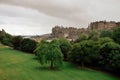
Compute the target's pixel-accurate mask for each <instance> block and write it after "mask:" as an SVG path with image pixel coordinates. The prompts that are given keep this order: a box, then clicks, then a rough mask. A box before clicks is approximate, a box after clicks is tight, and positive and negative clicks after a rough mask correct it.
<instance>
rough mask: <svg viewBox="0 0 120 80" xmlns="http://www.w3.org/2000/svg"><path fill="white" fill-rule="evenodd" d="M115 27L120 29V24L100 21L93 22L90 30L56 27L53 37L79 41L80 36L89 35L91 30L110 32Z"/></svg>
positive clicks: (89, 27)
mask: <svg viewBox="0 0 120 80" xmlns="http://www.w3.org/2000/svg"><path fill="white" fill-rule="evenodd" d="M114 27H120V22H114V21H110V22H106V21H99V22H92V23H91V24H90V25H89V26H88V28H79V29H78V28H74V27H68V28H64V27H62V26H55V27H54V28H53V29H52V36H53V37H54V38H67V39H72V40H74V39H77V38H78V36H79V35H80V34H82V33H84V34H88V33H89V32H90V31H91V30H97V31H102V30H110V29H112V28H114Z"/></svg>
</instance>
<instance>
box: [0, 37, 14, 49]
mask: <svg viewBox="0 0 120 80" xmlns="http://www.w3.org/2000/svg"><path fill="white" fill-rule="evenodd" d="M1 43H2V44H4V45H7V46H11V47H12V43H11V40H10V39H9V38H6V37H5V38H3V39H2V41H1Z"/></svg>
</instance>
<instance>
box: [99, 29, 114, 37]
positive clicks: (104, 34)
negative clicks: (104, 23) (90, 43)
mask: <svg viewBox="0 0 120 80" xmlns="http://www.w3.org/2000/svg"><path fill="white" fill-rule="evenodd" d="M100 37H110V38H112V31H111V30H104V31H102V32H101V33H100Z"/></svg>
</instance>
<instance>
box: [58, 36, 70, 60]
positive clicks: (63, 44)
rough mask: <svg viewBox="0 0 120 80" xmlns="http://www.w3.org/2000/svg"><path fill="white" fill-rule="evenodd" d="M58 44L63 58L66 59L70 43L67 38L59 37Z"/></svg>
mask: <svg viewBox="0 0 120 80" xmlns="http://www.w3.org/2000/svg"><path fill="white" fill-rule="evenodd" d="M59 45H60V48H61V51H62V53H63V55H64V60H67V58H68V55H69V52H70V51H71V49H72V45H71V43H70V42H69V41H68V40H67V39H64V38H61V39H59Z"/></svg>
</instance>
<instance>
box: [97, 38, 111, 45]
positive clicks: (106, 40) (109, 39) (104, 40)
mask: <svg viewBox="0 0 120 80" xmlns="http://www.w3.org/2000/svg"><path fill="white" fill-rule="evenodd" d="M98 42H99V43H100V45H103V44H105V43H107V42H113V39H111V38H109V37H104V38H99V40H98Z"/></svg>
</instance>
